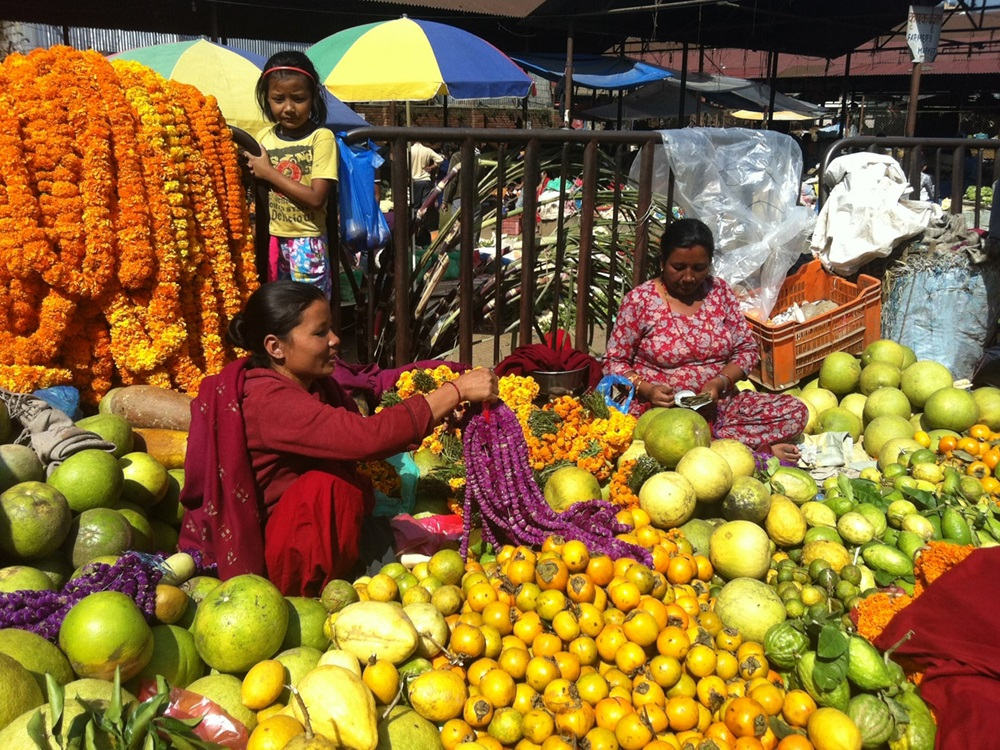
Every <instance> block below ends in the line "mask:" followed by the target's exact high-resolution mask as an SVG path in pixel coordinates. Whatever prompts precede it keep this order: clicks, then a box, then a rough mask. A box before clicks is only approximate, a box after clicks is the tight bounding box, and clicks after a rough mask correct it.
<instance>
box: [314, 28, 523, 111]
mask: <svg viewBox="0 0 1000 750" xmlns="http://www.w3.org/2000/svg"><path fill="white" fill-rule="evenodd" d="M306 54H307V55H308V56H309V57H310V59H311V60H312V61H313V64H314V65H315V66H316V69H317V71H318V72H319V77H320V80H321V81H322V82H323V83H324V84H326V87H327V88H328V89H329V90H330V91H331V92H333V95H334V96H336V97H337V98H339V99H342V100H343V101H345V102H375V101H426V100H427V99H432V98H433V97H435V96H437V95H438V94H445V95H447V96H450V97H451V98H453V99H495V98H499V97H505V96H514V97H523V96H527V95H528V92H529V91H530V90H531V85H532V81H531V78H530V77H529V76H528V74H527V73H525V72H524V71H523V70H521V68H520V67H518V65H517V63H515V62H514V61H513V60H511V59H510V58H509V57H507V55H505V54H504V53H503V52H501V51H500V50H498V49H497V48H496V47H494V46H493V45H492V44H490V43H489V42H487V41H485V40H483V39H480V38H479V37H477V36H476V35H474V34H470V33H469V32H467V31H463V30H462V29H457V28H455V27H454V26H448V25H447V24H442V23H435V22H433V21H421V20H416V19H412V18H407V17H406V16H403V17H402V18H398V19H396V20H393V21H380V22H378V23H371V24H365V25H363V26H355V27H354V28H350V29H345V30H344V31H340V32H337V33H336V34H333V35H331V36H328V37H326V38H325V39H322V40H320V41H319V42H317V43H316V44H314V45H313V46H312V47H310V48H309V49H308V50H306Z"/></svg>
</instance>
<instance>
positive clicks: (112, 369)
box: [0, 47, 257, 403]
mask: <svg viewBox="0 0 1000 750" xmlns="http://www.w3.org/2000/svg"><path fill="white" fill-rule="evenodd" d="M249 226H250V224H249V212H248V210H247V205H246V199H245V191H244V190H243V188H242V185H241V175H240V169H239V165H238V162H237V150H236V146H235V144H234V143H233V141H232V138H231V137H230V135H229V132H228V129H227V128H226V127H225V124H224V121H223V120H222V117H221V114H220V113H219V111H218V108H217V105H216V104H215V102H214V100H212V99H210V98H206V97H204V96H202V95H201V94H200V93H199V92H197V91H196V90H195V89H194V88H192V87H189V86H185V85H184V84H177V83H173V82H169V81H164V80H163V79H162V78H161V77H160V76H159V75H157V74H156V73H154V72H152V71H150V70H148V69H146V68H144V67H143V66H141V65H137V64H135V63H128V62H116V63H114V65H112V64H111V63H109V62H108V61H107V60H106V59H104V58H103V57H102V56H101V55H99V54H98V53H96V52H93V51H89V52H79V51H76V50H73V49H70V48H68V47H53V48H51V49H39V50H34V51H33V52H32V53H30V54H29V55H19V54H13V55H9V56H8V57H7V58H6V59H5V60H4V61H3V62H2V64H0V387H5V388H8V389H10V390H15V391H30V390H33V389H35V388H38V387H43V386H50V385H56V384H65V383H72V384H74V385H76V386H77V387H79V388H80V389H81V391H82V393H83V397H84V400H85V401H86V402H90V403H92V402H94V401H96V400H97V399H98V398H100V396H101V395H103V393H105V392H106V391H107V390H108V389H109V388H111V387H112V386H113V385H114V384H118V383H134V382H148V383H154V384H159V385H163V386H166V387H175V388H181V389H184V390H188V391H191V392H193V391H196V390H197V388H198V385H199V384H200V382H201V379H202V378H203V377H204V376H205V375H207V374H210V373H213V372H217V371H218V370H219V369H221V367H222V366H223V365H224V364H225V362H226V361H227V360H228V359H229V358H230V357H231V356H232V355H233V351H232V350H231V349H230V348H229V347H228V346H227V345H226V343H225V340H224V335H223V333H224V330H225V326H226V325H227V324H228V321H229V320H230V319H231V317H232V316H233V315H234V314H235V312H236V311H238V310H239V309H241V308H242V305H243V303H244V302H245V300H246V298H247V296H249V294H250V293H251V292H252V291H253V290H254V289H255V288H256V286H257V280H256V269H255V265H254V252H253V246H252V237H251V233H250V231H249Z"/></svg>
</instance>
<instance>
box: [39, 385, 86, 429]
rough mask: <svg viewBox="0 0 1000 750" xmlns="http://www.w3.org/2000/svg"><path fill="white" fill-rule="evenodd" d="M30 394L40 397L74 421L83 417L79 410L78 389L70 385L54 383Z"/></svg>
mask: <svg viewBox="0 0 1000 750" xmlns="http://www.w3.org/2000/svg"><path fill="white" fill-rule="evenodd" d="M31 395H32V396H35V397H36V398H40V399H41V400H42V401H44V402H45V403H47V404H48V405H49V406H52V407H54V408H56V409H58V410H59V411H61V412H63V413H64V414H65V415H66V416H68V417H69V418H70V419H72V420H74V421H75V420H77V419H82V418H83V412H82V411H80V391H78V390H77V389H76V388H74V387H73V386H71V385H54V386H52V387H51V388H40V389H38V390H37V391H34V392H33V393H32V394H31Z"/></svg>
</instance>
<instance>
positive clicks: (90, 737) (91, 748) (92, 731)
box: [83, 719, 98, 750]
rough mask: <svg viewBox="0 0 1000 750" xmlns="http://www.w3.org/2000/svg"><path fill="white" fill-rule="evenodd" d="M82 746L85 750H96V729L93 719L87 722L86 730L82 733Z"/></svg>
mask: <svg viewBox="0 0 1000 750" xmlns="http://www.w3.org/2000/svg"><path fill="white" fill-rule="evenodd" d="M83 746H84V748H85V749H86V750H98V748H97V728H96V726H95V724H94V721H93V719H91V720H90V721H88V722H87V728H86V730H85V731H84V733H83Z"/></svg>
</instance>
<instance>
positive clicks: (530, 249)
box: [517, 140, 538, 346]
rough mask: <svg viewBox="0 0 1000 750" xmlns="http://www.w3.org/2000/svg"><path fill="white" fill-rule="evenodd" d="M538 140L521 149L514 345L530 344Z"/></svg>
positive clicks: (533, 312) (536, 206)
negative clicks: (518, 296)
mask: <svg viewBox="0 0 1000 750" xmlns="http://www.w3.org/2000/svg"><path fill="white" fill-rule="evenodd" d="M537 191H538V141H536V140H530V141H528V145H527V147H526V148H525V150H524V184H523V186H522V188H521V195H522V196H523V204H524V211H523V213H522V214H521V289H520V294H521V310H520V313H519V315H520V319H519V321H518V334H517V345H518V346H527V345H528V344H530V343H531V327H532V323H533V322H534V319H535V298H534V295H533V290H534V288H535V217H536V216H537V215H538V192H537Z"/></svg>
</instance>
